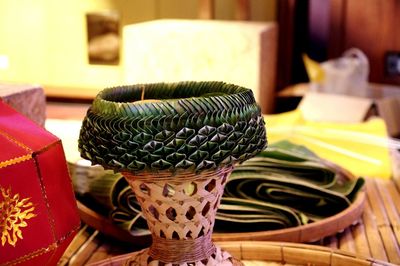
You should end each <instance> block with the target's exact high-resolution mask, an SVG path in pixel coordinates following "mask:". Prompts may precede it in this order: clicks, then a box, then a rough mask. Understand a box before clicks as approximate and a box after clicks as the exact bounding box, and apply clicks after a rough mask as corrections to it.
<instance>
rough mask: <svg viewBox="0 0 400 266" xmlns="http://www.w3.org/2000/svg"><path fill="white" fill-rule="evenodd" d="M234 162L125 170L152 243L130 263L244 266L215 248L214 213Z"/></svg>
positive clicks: (128, 263) (130, 259) (131, 259)
mask: <svg viewBox="0 0 400 266" xmlns="http://www.w3.org/2000/svg"><path fill="white" fill-rule="evenodd" d="M231 171H232V167H226V168H222V169H218V170H216V171H207V172H202V173H200V174H197V175H196V174H195V173H191V172H185V173H178V174H175V175H174V176H170V174H169V173H160V174H139V175H132V174H131V173H126V172H125V173H123V174H124V176H125V178H126V179H127V180H128V182H129V184H130V186H131V187H132V189H133V192H134V193H135V195H136V198H137V200H138V202H139V203H140V205H141V207H142V210H143V215H144V216H145V218H146V219H147V223H148V226H149V230H150V231H151V233H152V240H153V241H152V242H153V244H152V245H151V246H150V248H148V249H144V250H142V251H139V252H136V253H134V254H133V255H132V257H130V258H129V259H128V260H127V261H126V262H125V265H141V266H142V265H152V266H153V265H154V266H156V265H182V266H186V265H188V266H189V265H196V266H206V265H208V266H211V265H212V266H217V265H224V266H225V265H226V266H231V265H242V264H241V263H240V262H239V261H237V260H236V259H234V258H233V257H232V256H231V255H230V254H229V253H228V252H226V251H223V250H221V249H220V248H219V247H216V246H215V245H214V244H213V242H212V240H211V235H212V232H213V227H214V221H215V214H216V211H217V209H218V206H219V203H220V200H221V197H222V194H223V191H224V186H225V183H226V181H227V178H228V176H229V174H230V173H231Z"/></svg>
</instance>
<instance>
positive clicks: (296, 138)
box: [265, 109, 392, 179]
mask: <svg viewBox="0 0 400 266" xmlns="http://www.w3.org/2000/svg"><path fill="white" fill-rule="evenodd" d="M265 122H266V126H267V137H268V142H269V143H273V142H276V141H279V140H284V139H287V140H290V141H292V142H294V143H297V144H301V145H304V146H306V147H308V148H309V149H311V150H312V151H314V152H315V153H316V154H317V155H318V156H320V157H322V158H325V159H327V160H330V161H332V162H334V163H336V164H338V165H340V166H342V167H344V168H345V169H347V170H349V171H350V172H352V173H353V174H354V175H357V176H363V177H379V178H385V179H387V178H390V177H391V174H392V168H391V167H392V166H391V160H390V155H389V148H388V146H389V143H388V138H387V131H386V125H385V122H384V121H383V120H382V119H380V118H372V119H370V120H368V121H367V122H360V123H351V124H344V123H331V122H329V123H328V122H313V121H306V120H305V119H304V118H303V115H302V113H301V111H300V110H299V109H297V110H294V111H291V112H287V113H282V114H277V115H265Z"/></svg>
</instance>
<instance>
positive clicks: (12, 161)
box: [0, 154, 32, 169]
mask: <svg viewBox="0 0 400 266" xmlns="http://www.w3.org/2000/svg"><path fill="white" fill-rule="evenodd" d="M30 159H32V154H25V155H22V156H19V157H15V158H12V159H9V160H6V161H2V162H0V169H1V168H4V167H7V166H10V165H13V164H17V163H21V162H24V161H27V160H30Z"/></svg>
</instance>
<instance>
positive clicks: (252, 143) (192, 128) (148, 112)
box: [79, 82, 267, 174]
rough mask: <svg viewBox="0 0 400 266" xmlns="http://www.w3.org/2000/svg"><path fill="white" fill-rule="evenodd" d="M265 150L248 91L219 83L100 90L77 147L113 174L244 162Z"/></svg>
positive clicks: (262, 127) (260, 120)
mask: <svg viewBox="0 0 400 266" xmlns="http://www.w3.org/2000/svg"><path fill="white" fill-rule="evenodd" d="M266 145H267V140H266V129H265V124H264V120H263V117H262V116H261V112H260V107H259V106H258V105H257V103H256V102H255V99H254V95H253V93H252V91H251V90H250V89H247V88H244V87H240V86H237V85H233V84H227V83H224V82H177V83H154V84H139V85H131V86H120V87H112V88H107V89H104V90H103V91H101V92H100V93H99V94H98V95H97V96H96V98H95V100H94V102H93V104H92V106H91V107H90V109H89V110H88V113H87V115H86V117H85V119H84V121H83V124H82V128H81V132H80V137H79V150H80V153H81V156H82V157H83V158H85V159H88V160H90V161H91V162H92V163H93V164H100V165H103V166H104V167H105V168H107V169H113V170H115V171H118V172H124V171H125V172H131V173H137V172H141V173H143V172H158V171H170V172H171V173H172V174H174V173H176V172H179V171H191V172H193V171H194V172H199V171H203V170H212V169H216V168H219V167H223V166H229V165H233V164H235V163H239V162H242V161H245V160H247V159H249V158H251V157H253V156H254V155H256V154H257V153H258V152H260V151H261V150H263V149H264V148H265V147H266Z"/></svg>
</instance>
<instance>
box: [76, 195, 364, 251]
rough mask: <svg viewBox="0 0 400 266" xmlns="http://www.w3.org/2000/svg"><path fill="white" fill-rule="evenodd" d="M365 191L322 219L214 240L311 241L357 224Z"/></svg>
mask: <svg viewBox="0 0 400 266" xmlns="http://www.w3.org/2000/svg"><path fill="white" fill-rule="evenodd" d="M365 199H366V196H365V192H364V191H361V192H360V193H359V194H358V195H357V198H356V200H355V201H354V202H353V203H352V204H351V205H350V206H349V207H348V208H347V209H345V210H344V211H342V212H340V213H337V214H336V215H333V216H331V217H328V218H326V219H323V220H321V221H318V222H315V223H311V224H307V225H302V226H296V227H291V228H287V229H279V230H270V231H258V232H246V233H218V232H214V234H213V239H214V241H235V240H240V241H245V240H257V241H261V240H268V241H284V242H303V243H304V242H313V241H317V240H319V239H322V238H324V237H326V236H330V235H333V234H335V233H337V232H340V231H343V230H344V229H345V228H347V227H348V226H350V225H351V224H353V223H356V222H357V221H358V220H359V218H360V217H361V215H362V212H363V208H364V205H365ZM78 209H79V212H80V216H81V219H82V221H83V222H84V223H85V224H87V225H89V226H91V227H93V228H95V229H97V230H99V231H100V232H102V233H103V234H105V235H108V236H112V237H114V238H116V239H118V240H120V241H124V242H130V243H133V244H136V245H138V246H147V245H149V243H150V241H151V239H150V235H139V236H134V235H130V234H127V233H126V231H124V230H122V229H121V228H119V227H118V226H116V225H114V224H113V223H112V222H111V221H110V220H109V219H107V218H106V217H104V216H102V215H101V214H99V213H96V212H95V211H93V210H92V209H90V208H89V207H87V206H85V205H84V204H83V203H82V202H79V201H78Z"/></svg>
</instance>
